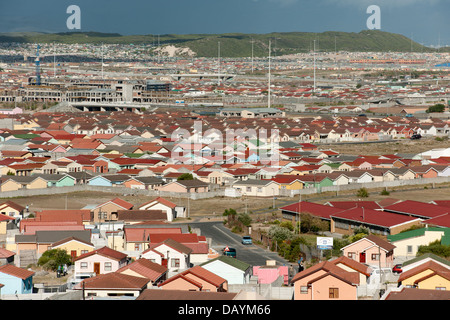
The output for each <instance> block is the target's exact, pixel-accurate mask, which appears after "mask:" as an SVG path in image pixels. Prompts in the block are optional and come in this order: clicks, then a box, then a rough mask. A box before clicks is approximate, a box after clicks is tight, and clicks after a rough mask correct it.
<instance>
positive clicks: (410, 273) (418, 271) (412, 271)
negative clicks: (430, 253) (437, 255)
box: [398, 260, 450, 282]
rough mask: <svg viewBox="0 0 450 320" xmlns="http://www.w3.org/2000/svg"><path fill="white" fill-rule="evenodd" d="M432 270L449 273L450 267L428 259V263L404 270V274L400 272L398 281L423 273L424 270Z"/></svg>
mask: <svg viewBox="0 0 450 320" xmlns="http://www.w3.org/2000/svg"><path fill="white" fill-rule="evenodd" d="M427 270H428V271H432V272H439V271H440V272H445V273H449V272H450V269H449V268H446V267H444V266H443V265H440V264H439V263H436V262H434V261H432V260H431V261H428V262H426V263H423V264H421V265H419V266H417V267H415V268H412V269H410V270H408V271H404V272H402V274H400V277H399V278H398V282H402V281H404V280H405V279H408V278H411V277H413V276H415V275H418V274H421V273H422V272H424V271H427Z"/></svg>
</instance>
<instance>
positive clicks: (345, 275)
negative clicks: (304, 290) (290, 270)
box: [291, 261, 359, 284]
mask: <svg viewBox="0 0 450 320" xmlns="http://www.w3.org/2000/svg"><path fill="white" fill-rule="evenodd" d="M321 270H323V271H326V273H325V274H326V275H327V274H332V275H334V276H338V277H339V278H341V279H343V280H344V281H346V282H349V283H351V284H359V275H358V273H357V272H348V271H345V270H344V269H342V268H340V267H338V266H337V265H335V264H334V263H332V262H330V261H323V262H320V263H317V264H315V265H313V266H312V267H310V268H308V269H305V270H303V271H301V272H299V273H297V274H296V275H295V276H294V277H293V278H292V280H291V283H294V282H296V281H298V280H300V279H303V278H305V277H307V276H309V275H311V274H314V273H316V272H318V271H321ZM319 274H320V275H322V274H323V272H320V273H319ZM318 277H320V276H318ZM314 280H315V279H312V280H310V282H311V281H314Z"/></svg>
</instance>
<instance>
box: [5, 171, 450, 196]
mask: <svg viewBox="0 0 450 320" xmlns="http://www.w3.org/2000/svg"><path fill="white" fill-rule="evenodd" d="M299 178H300V179H301V176H299ZM447 182H450V177H437V178H420V179H410V180H394V181H379V182H367V183H351V184H345V185H335V186H327V187H319V188H306V189H301V190H283V189H281V190H280V196H283V197H293V196H295V195H299V194H302V195H307V194H315V193H321V192H339V191H345V190H355V189H360V188H362V187H365V188H389V187H399V186H412V185H425V184H432V185H434V184H440V183H447ZM82 191H94V192H106V193H120V194H123V195H146V196H150V197H158V196H161V197H169V198H182V199H187V198H189V199H191V200H199V199H208V198H214V197H224V196H226V193H225V189H223V188H222V189H219V188H216V189H215V190H212V191H208V192H200V193H181V192H169V191H158V190H144V189H131V188H126V187H102V186H90V185H85V184H80V185H74V186H69V187H48V188H42V189H22V190H15V191H3V192H0V198H16V197H29V196H41V195H51V194H65V193H71V192H82Z"/></svg>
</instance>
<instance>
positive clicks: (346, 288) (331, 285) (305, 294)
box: [291, 261, 359, 300]
mask: <svg viewBox="0 0 450 320" xmlns="http://www.w3.org/2000/svg"><path fill="white" fill-rule="evenodd" d="M291 283H293V284H294V300H357V298H358V293H357V286H358V285H359V274H358V273H357V272H349V271H346V270H343V269H342V268H340V267H338V266H336V265H335V264H334V263H331V262H329V261H324V262H320V263H318V264H316V265H314V266H312V267H310V268H308V269H306V270H303V271H301V272H299V273H297V274H296V275H295V276H294V278H292V280H291Z"/></svg>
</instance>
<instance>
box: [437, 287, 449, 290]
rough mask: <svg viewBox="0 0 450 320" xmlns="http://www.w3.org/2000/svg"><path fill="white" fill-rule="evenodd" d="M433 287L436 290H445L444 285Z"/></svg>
mask: <svg viewBox="0 0 450 320" xmlns="http://www.w3.org/2000/svg"><path fill="white" fill-rule="evenodd" d="M435 289H436V290H444V291H445V290H447V288H446V287H436V288H435Z"/></svg>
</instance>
